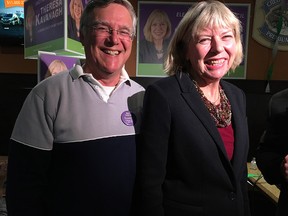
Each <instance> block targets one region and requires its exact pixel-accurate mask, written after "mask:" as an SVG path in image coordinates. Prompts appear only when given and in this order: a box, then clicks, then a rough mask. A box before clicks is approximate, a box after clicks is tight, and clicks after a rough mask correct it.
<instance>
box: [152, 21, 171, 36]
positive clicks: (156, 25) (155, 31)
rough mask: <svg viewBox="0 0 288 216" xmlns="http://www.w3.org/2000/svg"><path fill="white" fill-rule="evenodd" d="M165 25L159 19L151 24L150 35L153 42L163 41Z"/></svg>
mask: <svg viewBox="0 0 288 216" xmlns="http://www.w3.org/2000/svg"><path fill="white" fill-rule="evenodd" d="M167 28H168V26H167V23H166V22H165V21H164V20H163V19H160V18H157V17H156V18H155V19H154V20H153V21H152V24H151V34H152V37H153V39H154V40H159V39H164V37H165V35H166V33H167Z"/></svg>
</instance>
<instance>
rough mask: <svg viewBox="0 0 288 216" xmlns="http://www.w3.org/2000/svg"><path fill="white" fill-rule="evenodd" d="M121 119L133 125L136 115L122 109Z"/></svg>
mask: <svg viewBox="0 0 288 216" xmlns="http://www.w3.org/2000/svg"><path fill="white" fill-rule="evenodd" d="M121 120H122V122H123V123H124V124H125V125H127V126H133V125H135V124H136V116H135V114H134V113H131V112H130V111H124V112H123V113H122V114H121Z"/></svg>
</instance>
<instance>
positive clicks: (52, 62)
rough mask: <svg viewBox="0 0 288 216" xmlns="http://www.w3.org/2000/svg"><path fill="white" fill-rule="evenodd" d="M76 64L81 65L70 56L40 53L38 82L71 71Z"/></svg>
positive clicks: (76, 59)
mask: <svg viewBox="0 0 288 216" xmlns="http://www.w3.org/2000/svg"><path fill="white" fill-rule="evenodd" d="M76 64H80V60H79V59H78V58H74V57H69V56H59V55H55V53H50V52H41V51H39V53H38V82H40V81H42V80H43V79H46V78H48V77H50V76H53V75H55V74H57V73H59V72H62V71H63V70H70V69H71V68H72V67H73V66H75V65H76Z"/></svg>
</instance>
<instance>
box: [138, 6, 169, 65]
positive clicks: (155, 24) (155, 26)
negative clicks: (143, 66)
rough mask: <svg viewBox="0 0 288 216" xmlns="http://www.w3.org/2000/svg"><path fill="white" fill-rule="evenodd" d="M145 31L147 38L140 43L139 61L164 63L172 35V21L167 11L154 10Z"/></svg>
mask: <svg viewBox="0 0 288 216" xmlns="http://www.w3.org/2000/svg"><path fill="white" fill-rule="evenodd" d="M143 32H144V37H145V39H144V40H142V41H140V44H139V63H156V64H159V63H160V64H163V59H164V55H165V53H166V51H167V47H168V43H169V40H168V38H169V37H170V35H171V22H170V20H169V17H168V15H167V14H166V12H164V11H162V10H159V9H156V10H154V11H152V12H151V14H150V15H149V17H148V19H147V21H146V24H145V26H144V29H143Z"/></svg>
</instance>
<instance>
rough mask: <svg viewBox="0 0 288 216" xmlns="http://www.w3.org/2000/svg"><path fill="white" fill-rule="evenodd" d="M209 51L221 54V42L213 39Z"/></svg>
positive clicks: (222, 45)
mask: <svg viewBox="0 0 288 216" xmlns="http://www.w3.org/2000/svg"><path fill="white" fill-rule="evenodd" d="M211 50H212V51H214V52H217V53H219V52H222V51H223V50H224V44H223V41H221V40H220V39H218V38H213V39H212V43H211Z"/></svg>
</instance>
